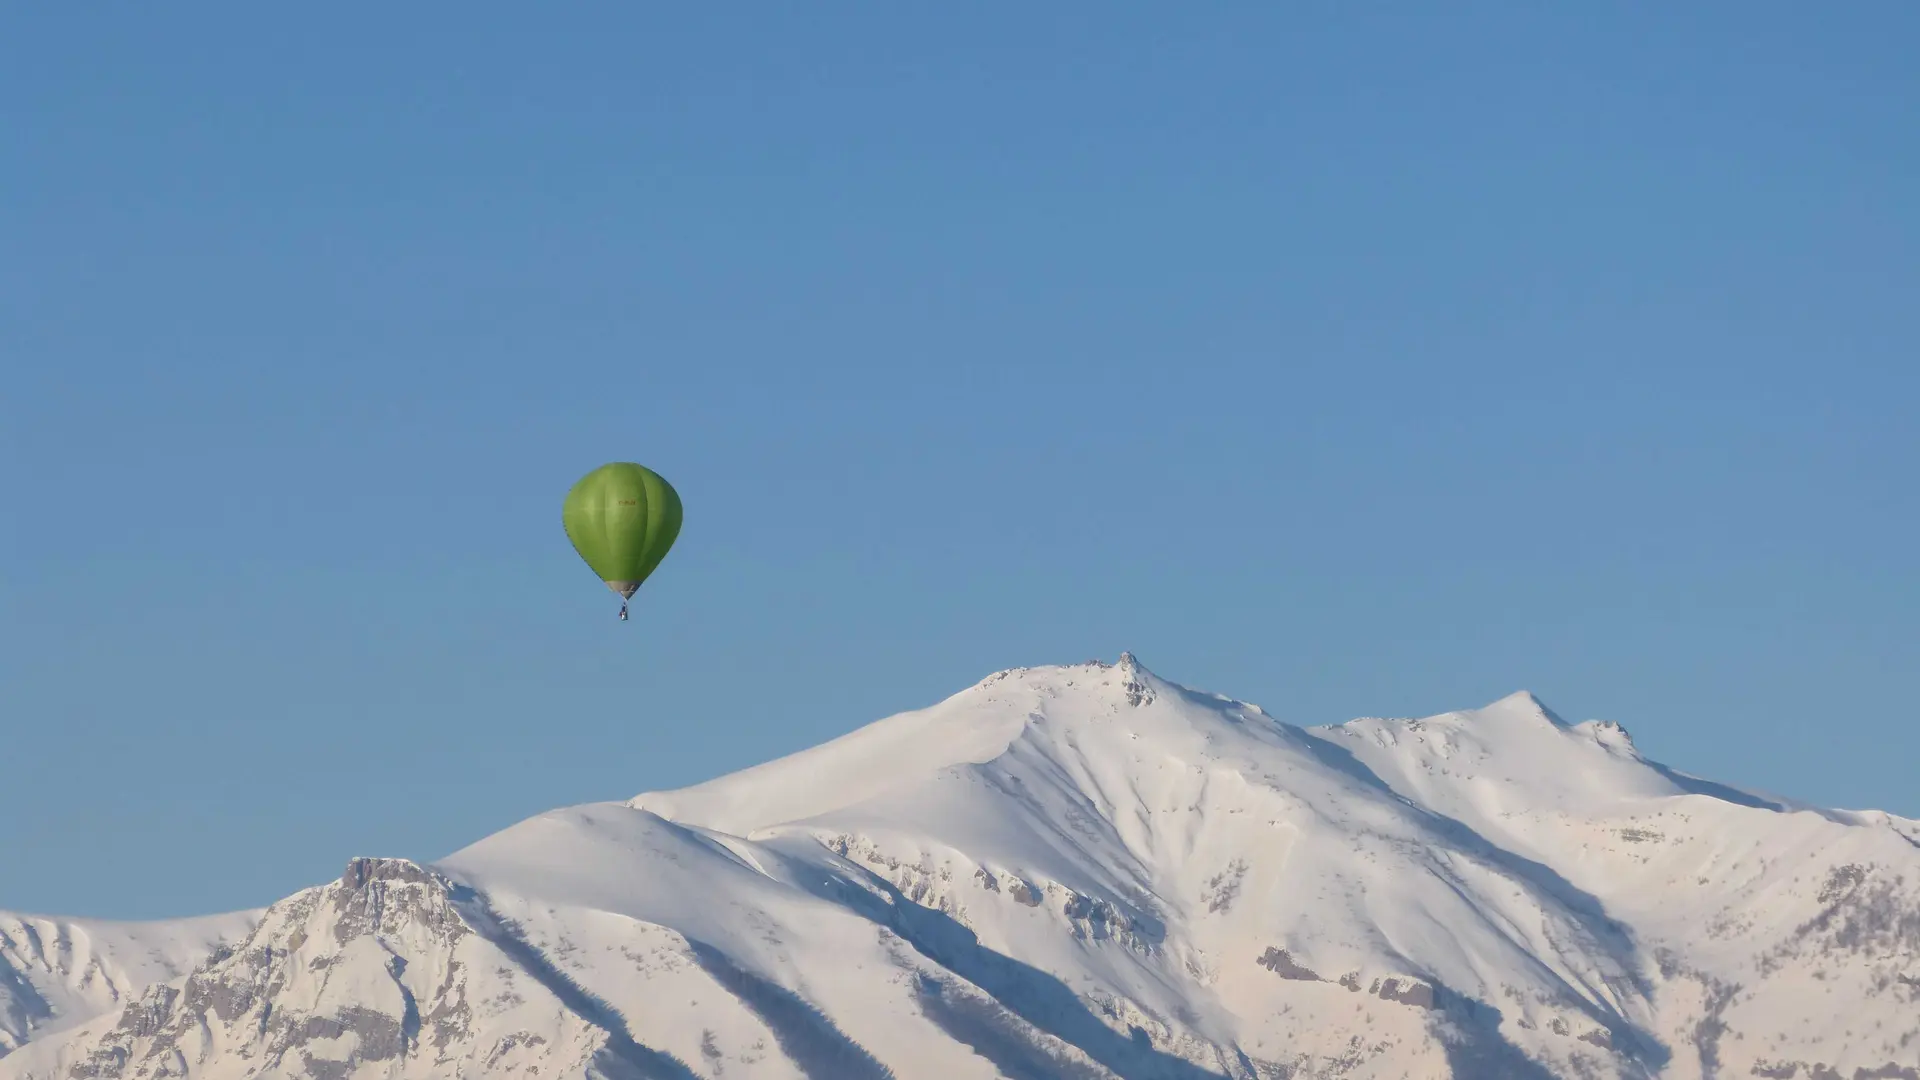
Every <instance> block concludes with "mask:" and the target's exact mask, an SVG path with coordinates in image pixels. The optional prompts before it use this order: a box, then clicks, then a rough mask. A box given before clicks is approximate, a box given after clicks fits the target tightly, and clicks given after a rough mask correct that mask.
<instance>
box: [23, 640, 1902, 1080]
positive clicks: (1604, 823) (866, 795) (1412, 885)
mask: <svg viewBox="0 0 1920 1080" xmlns="http://www.w3.org/2000/svg"><path fill="white" fill-rule="evenodd" d="M247 930H248V932H247V934H246V935H245V937H244V940H240V941H237V942H231V943H224V944H222V945H220V946H217V947H213V948H211V949H210V951H209V952H208V954H207V955H206V956H204V957H202V958H200V960H199V961H198V962H197V963H195V964H194V966H193V969H192V971H191V972H189V973H184V974H176V975H174V976H171V977H169V978H168V979H164V980H162V979H156V980H155V981H153V982H152V983H150V984H149V985H147V986H146V987H144V988H141V989H140V990H139V995H140V996H139V997H138V999H137V1000H129V1001H110V1002H107V1003H106V1004H104V1005H87V1004H85V1003H83V1004H82V1005H81V1006H75V1007H74V1008H83V1007H85V1008H95V1009H96V1010H97V1011H95V1012H94V1013H93V1014H91V1015H88V1016H83V1017H68V1018H65V1020H64V1021H63V1025H64V1026H60V1027H58V1028H57V1029H56V1027H54V1026H46V1025H43V1026H42V1028H41V1029H39V1031H40V1033H38V1034H34V1035H33V1036H32V1037H31V1038H28V1039H26V1040H25V1043H24V1046H23V1047H22V1048H21V1049H19V1050H17V1051H16V1052H14V1053H13V1054H10V1055H8V1056H6V1057H0V1078H5V1080H29V1078H31V1080H52V1078H54V1077H63V1078H64V1077H79V1076H85V1077H90V1078H107V1077H147V1076H160V1075H178V1076H197V1077H206V1078H208V1080H228V1078H233V1080H240V1078H243V1077H251V1076H268V1075H288V1076H293V1075H302V1076H305V1075H313V1076H324V1077H326V1078H327V1080H348V1078H359V1077H372V1076H387V1077H407V1078H412V1077H441V1076H462V1075H487V1074H489V1071H490V1070H492V1071H495V1072H497V1071H499V1070H503V1069H524V1068H532V1067H538V1068H540V1069H541V1074H542V1075H555V1074H557V1075H589V1076H604V1077H626V1076H671V1077H675V1078H684V1077H690V1076H700V1077H723V1076H725V1077H738V1076H748V1077H807V1078H820V1077H829V1076H831V1077H841V1076H846V1077H868V1076H871V1077H880V1076H895V1077H902V1078H907V1077H921V1076H939V1077H947V1076H954V1077H967V1076H978V1077H983V1078H985V1077H995V1076H1001V1077H1009V1078H1012V1080H1028V1078H1038V1077H1054V1076H1061V1077H1119V1078H1122V1080H1146V1078H1151V1077H1181V1078H1199V1077H1233V1078H1235V1080H1242V1078H1246V1080H1267V1078H1274V1077H1286V1078H1289V1080H1296V1078H1299V1080H1304V1078H1306V1077H1317V1076H1342V1077H1368V1076H1380V1077H1386V1076H1405V1075H1425V1076H1475V1077H1480V1076H1516V1077H1528V1078H1533V1077H1543V1076H1581V1077H1609V1076H1612V1077H1641V1076H1662V1077H1676V1078H1691V1077H1701V1078H1706V1077H1719V1076H1734V1075H1740V1076H1748V1075H1763V1076H1772V1077H1782V1078H1794V1077H1809V1078H1820V1080H1825V1078H1826V1077H1827V1076H1829V1075H1833V1076H1858V1077H1867V1076H1873V1077H1886V1078H1899V1080H1920V1019H1916V1017H1920V1009H1915V1008H1914V1007H1913V1006H1914V1005H1915V1004H1916V1003H1920V823H1914V822H1911V821H1908V820H1906V819H1902V818H1898V817H1896V816H1894V815H1889V814H1884V813H1882V812H1878V811H1817V810H1809V809H1799V808H1795V807H1791V806H1788V805H1787V804H1785V803H1781V802H1775V801H1772V800H1770V799H1766V798H1763V797H1760V796H1758V795H1755V794H1752V793H1748V792H1743V791H1739V790H1738V789H1734V788H1730V787H1726V786H1724V785H1719V784H1715V783H1713V782H1711V781H1706V780H1702V779H1699V778H1694V777H1689V776H1686V775H1685V774H1681V773H1678V772H1676V771H1674V770H1671V769H1668V768H1667V767H1666V766H1664V765H1660V764H1659V763H1657V762H1653V761H1651V760H1649V759H1647V758H1645V757H1644V756H1643V755H1641V753H1640V752H1639V750H1638V749H1637V748H1636V747H1635V746H1634V745H1633V743H1632V740H1631V738H1630V736H1628V735H1627V734H1626V731H1625V729H1624V728H1622V727H1620V726H1619V725H1617V724H1609V723H1606V722H1599V721H1586V722H1582V723H1579V724H1568V723H1566V722H1565V721H1564V720H1562V719H1561V718H1560V717H1559V716H1558V715H1556V714H1555V713H1553V711H1552V710H1551V709H1549V708H1548V707H1547V706H1546V705H1545V704H1544V703H1542V702H1541V701H1540V700H1539V699H1538V698H1537V697H1535V696H1534V695H1532V694H1531V693H1528V692H1526V691H1520V692H1516V693H1515V694H1511V695H1508V696H1507V697H1505V698H1502V699H1500V700H1499V701H1496V702H1493V703H1491V704H1489V705H1487V706H1484V707H1482V708H1480V709H1474V710H1461V711H1456V712H1451V713H1442V714H1438V715H1436V716H1432V717H1426V718H1420V719H1385V718H1363V719H1359V720H1354V721H1349V722H1347V723H1345V724H1338V725H1327V726H1324V727H1317V728H1299V727H1294V726H1292V725H1288V724H1284V723H1281V722H1279V721H1277V720H1274V719H1273V718H1272V717H1270V716H1268V715H1267V714H1266V713H1265V712H1264V711H1263V710H1261V709H1259V708H1258V707H1257V706H1254V705H1251V704H1248V703H1245V702H1239V701H1235V700H1233V699H1231V698H1227V697H1223V696H1221V695H1217V694H1210V693H1206V692H1204V691H1197V690H1192V689H1189V688H1187V687H1184V686H1180V685H1179V684H1177V683H1173V682H1170V681H1168V680H1165V679H1162V678H1160V677H1159V676H1157V675H1155V674H1154V673H1152V672H1151V671H1149V670H1148V669H1147V668H1146V667H1145V666H1144V665H1142V664H1141V663H1140V662H1139V661H1138V660H1137V659H1136V658H1135V657H1133V656H1132V655H1131V654H1123V655H1122V657H1121V658H1120V660H1119V662H1118V663H1115V664H1106V663H1103V662H1099V661H1094V662H1091V663H1088V664H1080V665H1070V666H1056V667H1040V668H1014V669H1008V670H1006V671H1002V672H996V673H994V674H993V675H990V676H988V677H987V678H985V679H982V680H980V681H979V682H978V683H976V684H974V685H973V686H971V687H968V688H966V689H964V690H962V691H960V692H958V693H956V694H953V695H950V696H949V697H947V698H946V699H944V700H943V701H941V702H938V703H936V704H935V705H933V706H930V707H928V708H926V709H921V710H914V711H912V712H907V713H901V714H897V715H895V716H892V717H888V718H885V719H882V720H880V721H876V722H875V723H873V724H869V725H866V726H864V727H862V728H859V729H857V730H855V731H853V732H850V733H848V734H847V735H844V736H841V737H840V738H837V739H833V740H829V741H828V742H826V743H822V744H820V745H819V746H816V747H812V748H809V749H806V750H802V751H800V752H798V753H796V754H792V755H788V756H787V757H784V758H780V759H776V760H775V761H771V762H767V763H764V764H762V765H758V766H754V767H752V768H750V769H747V770H743V771H741V772H738V773H734V774H731V775H729V776H724V777H720V778H716V779H715V780H711V781H707V782H705V783H703V784H696V785H692V786H690V787H686V788H681V789H676V790H673V791H665V792H651V793H645V794H642V795H638V796H635V797H634V798H633V799H630V800H627V801H625V802H608V803H594V804H585V805H582V806H575V807H565V808H560V809H556V810H553V811H550V812H548V813H545V814H541V815H536V816H535V817H533V818H530V819H528V820H527V821H524V822H521V823H520V824H518V825H515V826H512V827H510V828H508V829H505V830H502V831H500V832H498V833H495V834H493V835H492V836H489V837H487V838H485V839H483V840H481V841H479V842H478V843H476V844H473V845H470V846H469V847H467V848H465V849H462V850H461V851H459V852H455V853H453V854H452V855H449V856H447V857H446V858H444V859H440V860H437V861H435V862H433V863H430V864H419V863H413V862H408V861H406V860H356V861H355V862H354V863H351V864H349V866H348V869H347V871H346V873H344V874H343V875H342V877H341V878H340V879H339V880H338V881H336V882H334V883H331V884H329V885H323V886H317V887H315V888H314V889H310V890H304V891H303V892H301V893H298V894H295V896H293V897H289V898H288V899H287V900H284V901H282V902H281V903H279V904H276V905H274V906H273V907H272V908H269V909H268V910H267V911H266V912H264V913H260V914H259V915H258V916H257V917H256V918H255V919H254V921H253V923H252V924H251V925H250V926H249V927H248V928H247ZM3 976H4V972H0V977H3ZM43 981H44V980H43ZM4 985H5V984H4V982H0V987H3V986H4ZM127 989H128V990H129V991H131V990H133V989H134V988H133V987H131V986H129V987H128V988H127ZM122 996H123V997H125V996H126V995H125V994H123V995H122ZM276 1070H277V1071H276Z"/></svg>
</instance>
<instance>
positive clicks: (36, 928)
mask: <svg viewBox="0 0 1920 1080" xmlns="http://www.w3.org/2000/svg"><path fill="white" fill-rule="evenodd" d="M259 914H260V913H259V912H237V913H234V914H231V915H216V916H213V917H211V918H202V919H176V920H171V921H166V922H144V923H137V922H134V923H130V922H107V921H104V920H94V919H55V918H48V917H44V916H38V915H16V914H14V913H12V912H6V911H0V1056H5V1055H6V1054H7V1053H8V1052H9V1051H12V1050H14V1049H15V1048H17V1047H19V1046H20V1045H21V1044H23V1043H25V1042H26V1041H27V1040H28V1039H30V1038H37V1037H39V1036H41V1035H44V1034H47V1033H50V1032H53V1031H58V1030H59V1029H61V1028H63V1027H68V1026H71V1025H73V1024H76V1023H79V1022H80V1021H82V1020H85V1019H87V1018H89V1017H92V1016H97V1015H99V1014H101V1013H104V1012H107V1011H108V1010H110V1009H114V1008H117V1007H119V1006H120V1005H121V1004H122V1003H124V1002H125V1001H126V1000H127V998H128V997H130V996H131V995H133V994H137V993H138V992H139V991H140V990H142V989H144V988H146V987H147V986H148V985H149V984H151V983H156V982H164V981H166V980H168V979H172V978H175V977H177V976H180V975H184V974H186V973H187V972H188V971H190V970H192V969H193V968H194V967H195V966H196V965H198V964H199V963H201V962H202V961H204V960H205V959H206V958H207V956H208V955H209V954H211V953H212V952H213V950H214V949H215V948H216V947H217V946H219V945H220V944H221V943H222V942H224V941H228V940H232V939H234V938H238V937H243V936H245V935H246V933H247V932H248V931H249V930H251V929H252V926H253V923H254V921H255V920H257V919H258V918H259Z"/></svg>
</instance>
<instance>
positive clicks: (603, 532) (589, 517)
mask: <svg viewBox="0 0 1920 1080" xmlns="http://www.w3.org/2000/svg"><path fill="white" fill-rule="evenodd" d="M560 520H561V522H562V523H563V524H564V525H566V528H567V539H569V540H571V541H573V550H575V551H577V552H579V553H580V557H581V558H582V559H585V560H586V561H587V565H588V566H590V567H592V568H593V572H594V573H596V574H598V575H600V580H601V581H604V582H606V583H607V588H609V589H612V590H613V591H614V592H617V593H619V594H620V601H621V603H620V618H622V619H625V618H626V617H627V604H626V601H628V600H630V599H632V598H633V593H634V590H636V589H638V588H639V587H640V583H641V582H643V581H645V580H647V575H648V574H651V573H653V571H654V568H655V567H657V566H659V565H660V560H661V559H664V558H666V557H667V549H668V548H670V547H672V546H673V541H674V538H675V537H677V536H679V535H680V496H679V495H678V494H677V493H676V492H675V491H674V490H673V485H672V484H669V483H667V482H666V481H665V480H663V479H661V477H660V474H659V473H657V472H654V471H653V470H652V469H649V468H647V467H646V466H644V465H635V464H633V463H632V462H630V461H616V462H614V463H613V464H611V465H602V466H600V467H599V468H597V469H595V470H593V471H592V472H590V473H588V474H587V475H585V476H583V477H581V478H580V482H579V483H577V484H575V485H573V490H572V491H569V492H567V502H566V505H565V506H564V507H562V508H561V511H560Z"/></svg>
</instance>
